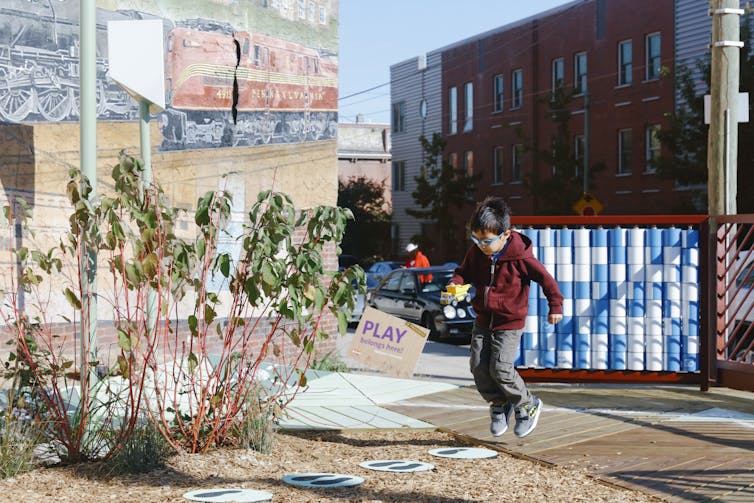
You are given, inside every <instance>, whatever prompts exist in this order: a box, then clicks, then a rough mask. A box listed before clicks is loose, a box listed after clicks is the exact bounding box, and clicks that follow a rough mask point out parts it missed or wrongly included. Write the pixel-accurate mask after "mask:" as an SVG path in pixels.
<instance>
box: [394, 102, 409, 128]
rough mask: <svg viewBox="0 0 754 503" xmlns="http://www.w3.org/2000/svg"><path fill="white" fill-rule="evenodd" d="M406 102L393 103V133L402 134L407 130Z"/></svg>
mask: <svg viewBox="0 0 754 503" xmlns="http://www.w3.org/2000/svg"><path fill="white" fill-rule="evenodd" d="M405 121H406V102H405V101H399V102H398V103H393V133H401V132H403V131H405V128H406V123H405Z"/></svg>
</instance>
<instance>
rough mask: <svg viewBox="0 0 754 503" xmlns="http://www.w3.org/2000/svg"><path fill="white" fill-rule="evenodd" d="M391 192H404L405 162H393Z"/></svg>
mask: <svg viewBox="0 0 754 503" xmlns="http://www.w3.org/2000/svg"><path fill="white" fill-rule="evenodd" d="M392 171H393V172H392V182H393V192H406V161H393V170H392Z"/></svg>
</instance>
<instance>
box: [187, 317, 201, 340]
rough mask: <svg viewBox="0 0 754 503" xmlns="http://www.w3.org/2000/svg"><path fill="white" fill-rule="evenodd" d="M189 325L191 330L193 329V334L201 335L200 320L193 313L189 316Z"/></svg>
mask: <svg viewBox="0 0 754 503" xmlns="http://www.w3.org/2000/svg"><path fill="white" fill-rule="evenodd" d="M188 326H189V330H191V335H193V336H194V337H196V336H198V335H199V330H198V327H199V320H197V319H196V316H194V315H193V314H192V315H190V316H189V317H188Z"/></svg>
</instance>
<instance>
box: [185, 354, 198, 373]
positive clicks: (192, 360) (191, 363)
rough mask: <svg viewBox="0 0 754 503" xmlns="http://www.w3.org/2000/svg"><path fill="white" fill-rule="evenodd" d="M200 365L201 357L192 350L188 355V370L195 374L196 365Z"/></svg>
mask: <svg viewBox="0 0 754 503" xmlns="http://www.w3.org/2000/svg"><path fill="white" fill-rule="evenodd" d="M198 366H199V359H198V358H197V357H196V355H195V354H194V353H193V352H192V353H189V355H188V371H189V374H193V373H194V370H196V367H198Z"/></svg>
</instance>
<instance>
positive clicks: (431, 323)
mask: <svg viewBox="0 0 754 503" xmlns="http://www.w3.org/2000/svg"><path fill="white" fill-rule="evenodd" d="M422 326H423V327H425V328H428V329H429V336H428V339H429V340H430V341H438V340H440V332H439V331H438V330H437V324H436V323H435V317H434V316H433V315H432V313H424V314H423V315H422Z"/></svg>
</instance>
